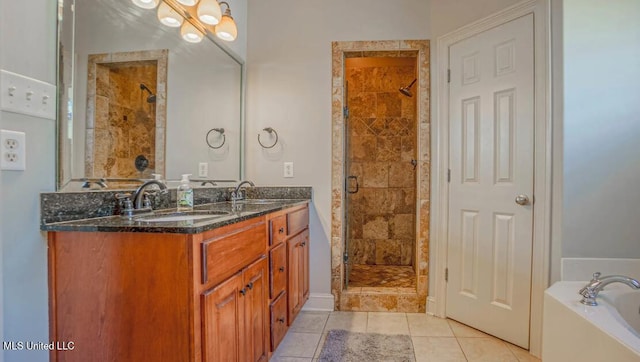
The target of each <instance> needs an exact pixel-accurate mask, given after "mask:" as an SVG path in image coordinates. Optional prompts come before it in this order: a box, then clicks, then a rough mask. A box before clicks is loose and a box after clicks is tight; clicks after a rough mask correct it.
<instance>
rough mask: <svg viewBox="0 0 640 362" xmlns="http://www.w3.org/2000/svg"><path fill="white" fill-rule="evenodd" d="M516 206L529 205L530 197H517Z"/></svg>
mask: <svg viewBox="0 0 640 362" xmlns="http://www.w3.org/2000/svg"><path fill="white" fill-rule="evenodd" d="M516 204H518V205H523V206H524V205H529V204H530V202H529V196H527V195H518V196H516Z"/></svg>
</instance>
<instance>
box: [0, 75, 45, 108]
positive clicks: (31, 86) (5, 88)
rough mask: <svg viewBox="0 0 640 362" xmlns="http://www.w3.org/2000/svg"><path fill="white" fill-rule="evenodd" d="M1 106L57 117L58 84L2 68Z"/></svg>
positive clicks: (0, 80)
mask: <svg viewBox="0 0 640 362" xmlns="http://www.w3.org/2000/svg"><path fill="white" fill-rule="evenodd" d="M0 77H1V78H2V79H0V84H1V85H2V89H1V92H0V108H1V109H2V110H3V111H7V112H13V113H20V114H26V115H29V116H35V117H40V118H45V119H52V120H54V119H56V102H57V101H56V86H55V85H53V84H49V83H46V82H42V81H39V80H37V79H33V78H29V77H26V76H24V75H20V74H16V73H12V72H9V71H6V70H0Z"/></svg>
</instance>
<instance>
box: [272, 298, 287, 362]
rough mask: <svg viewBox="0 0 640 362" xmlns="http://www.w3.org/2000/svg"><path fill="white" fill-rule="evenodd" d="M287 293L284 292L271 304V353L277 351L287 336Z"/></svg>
mask: <svg viewBox="0 0 640 362" xmlns="http://www.w3.org/2000/svg"><path fill="white" fill-rule="evenodd" d="M287 324H288V323H287V293H286V292H282V293H281V294H280V295H279V296H278V298H276V300H274V301H273V303H271V351H272V352H273V351H275V350H276V348H278V345H279V344H280V341H282V338H284V335H285V334H287Z"/></svg>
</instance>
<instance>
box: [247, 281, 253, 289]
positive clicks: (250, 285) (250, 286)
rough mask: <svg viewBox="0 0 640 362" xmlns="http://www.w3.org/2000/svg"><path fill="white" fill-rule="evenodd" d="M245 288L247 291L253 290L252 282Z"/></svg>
mask: <svg viewBox="0 0 640 362" xmlns="http://www.w3.org/2000/svg"><path fill="white" fill-rule="evenodd" d="M247 288H249V290H251V289H253V282H249V284H247Z"/></svg>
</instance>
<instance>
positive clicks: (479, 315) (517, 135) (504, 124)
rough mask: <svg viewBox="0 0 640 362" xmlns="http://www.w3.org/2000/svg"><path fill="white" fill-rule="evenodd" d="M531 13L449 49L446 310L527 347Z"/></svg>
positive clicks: (529, 265)
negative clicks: (448, 186) (448, 191)
mask: <svg viewBox="0 0 640 362" xmlns="http://www.w3.org/2000/svg"><path fill="white" fill-rule="evenodd" d="M533 41H534V39H533V15H527V16H524V17H521V18H518V19H516V20H513V21H510V22H508V23H506V24H503V25H500V26H498V27H495V28H492V29H490V30H487V31H485V32H482V33H480V34H477V35H475V36H473V37H470V38H467V39H465V40H462V41H460V42H458V43H456V44H454V45H453V46H451V47H450V48H449V68H450V72H451V73H450V77H451V78H450V83H449V92H450V94H449V99H450V103H449V117H450V132H449V137H450V139H449V144H450V166H449V167H450V169H451V171H450V172H451V176H450V184H449V185H450V199H449V240H448V250H447V268H448V271H447V272H448V282H447V301H446V313H447V316H448V317H449V318H452V319H455V320H458V321H460V322H462V323H464V324H467V325H470V326H472V327H475V328H477V329H480V330H482V331H485V332H487V333H489V334H492V335H494V336H496V337H499V338H502V339H504V340H507V341H509V342H511V343H514V344H517V345H519V346H521V347H523V348H528V347H529V310H530V296H531V256H532V240H533V235H532V233H533V230H532V227H533V207H534V206H533V166H534V165H533V161H534V159H533V154H534V153H533V147H534V142H533V141H534V134H533V132H534V63H533V59H534V57H533V55H534V54H533V45H534V44H533Z"/></svg>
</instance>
